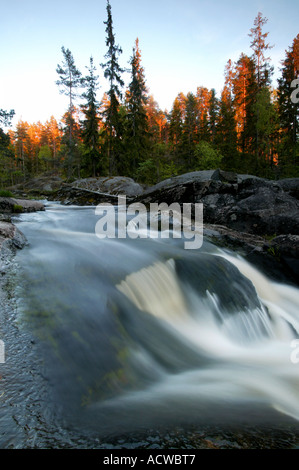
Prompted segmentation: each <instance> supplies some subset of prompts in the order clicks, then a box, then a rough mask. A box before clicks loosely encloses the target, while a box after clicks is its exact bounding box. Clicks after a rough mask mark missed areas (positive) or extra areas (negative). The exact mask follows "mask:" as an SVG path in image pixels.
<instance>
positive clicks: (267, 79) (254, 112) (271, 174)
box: [0, 0, 299, 188]
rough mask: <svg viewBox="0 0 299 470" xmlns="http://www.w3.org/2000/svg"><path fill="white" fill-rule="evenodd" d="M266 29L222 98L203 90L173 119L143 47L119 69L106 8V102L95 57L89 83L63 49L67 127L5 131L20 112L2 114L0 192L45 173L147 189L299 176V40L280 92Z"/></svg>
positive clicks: (232, 73)
mask: <svg viewBox="0 0 299 470" xmlns="http://www.w3.org/2000/svg"><path fill="white" fill-rule="evenodd" d="M267 21H268V20H267V18H265V17H263V15H262V13H260V12H259V13H258V14H257V16H256V18H255V20H254V24H253V27H252V28H251V29H250V31H249V32H248V41H249V45H250V49H251V51H252V55H251V56H248V55H246V54H244V53H242V54H241V55H240V57H239V59H238V60H237V61H235V62H233V61H232V60H230V59H229V60H228V61H227V64H226V66H225V70H224V85H223V89H222V90H221V94H220V96H219V97H218V96H217V93H216V90H215V89H208V88H206V87H203V86H198V87H197V89H196V91H195V92H194V91H193V92H191V91H190V92H189V93H187V94H186V95H185V94H183V93H182V92H179V93H178V95H177V96H176V97H175V98H174V101H173V105H172V109H171V110H170V111H169V112H168V111H166V110H165V111H163V110H161V109H160V108H159V104H158V103H157V102H156V101H155V99H154V97H153V96H152V95H150V94H149V92H148V88H147V84H146V76H145V70H144V68H143V65H142V53H141V50H140V46H139V40H138V38H137V39H136V41H135V43H134V45H133V47H132V56H131V57H130V59H129V61H128V63H129V65H130V68H129V69H128V70H126V69H124V68H122V67H121V66H120V65H119V58H120V56H121V54H122V53H123V51H122V48H121V46H119V45H118V44H117V42H116V34H115V31H114V28H113V18H112V9H111V5H110V3H109V0H107V19H106V21H104V24H105V32H106V50H107V52H106V54H105V56H104V60H103V62H102V63H99V66H100V67H101V69H102V70H103V72H104V77H105V79H106V80H107V84H108V85H107V90H106V91H105V92H104V93H103V96H102V98H101V100H98V98H97V95H98V90H99V76H98V71H97V66H96V65H95V61H94V58H93V57H90V62H89V64H88V66H86V71H87V72H86V73H85V74H83V73H82V72H81V71H80V70H79V69H78V68H77V66H76V64H75V59H74V56H73V54H72V52H71V51H70V49H68V48H65V47H64V46H62V48H61V53H62V59H61V63H60V64H58V65H57V69H56V72H57V82H56V84H57V93H59V92H60V93H63V94H64V95H65V99H66V110H65V114H64V115H63V116H62V117H61V120H60V121H59V122H57V120H56V119H55V118H54V117H53V116H51V117H49V120H48V121H46V122H45V123H41V122H37V123H28V122H24V121H22V120H20V121H19V122H18V123H17V124H16V126H15V129H14V130H12V129H11V128H10V129H9V130H8V131H5V127H7V126H9V125H10V124H11V120H12V118H13V116H14V114H15V112H14V110H10V111H6V110H3V109H0V186H1V187H2V188H5V187H9V186H12V185H15V184H17V183H22V182H23V181H26V180H28V179H30V178H32V177H35V176H37V175H40V174H44V173H46V172H54V173H57V174H59V175H61V176H62V177H63V178H65V180H67V181H72V180H75V179H78V178H86V177H95V176H115V175H122V176H128V177H132V178H133V179H134V180H136V181H138V182H140V183H142V184H146V185H153V184H155V183H157V182H159V181H161V180H163V179H165V178H168V177H171V176H176V175H179V174H182V173H186V172H189V171H196V170H205V169H216V168H221V169H224V170H230V171H235V172H238V173H243V174H244V173H247V174H253V175H257V176H261V177H265V178H269V179H279V178H286V177H299V165H298V159H299V145H298V134H299V126H298V124H299V105H298V102H299V34H298V35H297V36H296V37H295V38H294V40H293V43H292V44H290V46H289V48H288V50H286V51H285V57H282V58H281V68H280V71H279V74H280V75H279V79H278V81H277V86H274V85H273V83H272V80H273V73H274V68H273V66H272V65H271V58H270V50H271V48H272V46H271V44H269V43H268V34H269V33H268V32H265V28H266V24H267ZM178 67H179V64H178ZM125 73H129V74H130V80H129V84H128V86H127V87H125V85H124V83H125V82H124V74H125ZM1 126H2V128H1Z"/></svg>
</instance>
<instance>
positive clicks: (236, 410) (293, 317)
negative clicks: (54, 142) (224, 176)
mask: <svg viewBox="0 0 299 470" xmlns="http://www.w3.org/2000/svg"><path fill="white" fill-rule="evenodd" d="M97 221H98V217H97V216H96V214H95V208H92V207H75V206H69V207H66V206H61V205H59V204H56V203H48V204H47V207H46V211H45V212H40V213H34V214H22V215H20V216H18V217H17V218H16V220H15V223H16V225H17V226H18V228H19V229H20V230H21V231H22V232H23V233H24V235H25V236H26V238H27V240H28V246H26V247H25V248H24V249H23V250H21V251H20V252H18V254H17V256H16V260H15V263H16V269H15V272H14V276H13V279H15V281H14V285H13V292H14V296H15V301H14V302H15V309H14V313H12V312H10V313H7V316H8V317H9V315H10V317H11V319H12V323H13V325H14V328H15V329H16V330H14V332H13V333H12V332H9V331H8V330H7V328H6V330H7V331H6V330H5V329H4V330H3V335H4V340H5V346H6V353H7V359H6V363H5V364H3V365H0V368H1V369H0V370H1V371H2V372H1V373H0V375H3V380H2V381H0V386H1V385H2V386H4V390H3V393H4V395H3V397H2V398H1V400H2V411H1V415H0V422H1V426H2V430H4V431H2V441H1V445H2V446H4V447H5V446H7V445H9V444H8V443H11V440H12V441H13V443H14V444H13V445H14V446H18V445H19V446H24V445H25V444H24V443H25V442H26V443H27V444H26V445H28V442H29V445H33V444H32V443H34V442H35V440H36V439H37V435H38V433H39V432H40V431H38V429H41V428H47V433H48V439H50V440H51V438H50V437H49V435H51V433H53V434H55V433H56V436H57V434H58V435H59V433H62V432H63V431H62V430H63V429H69V430H76V431H77V432H79V434H80V433H82V435H89V434H90V435H96V436H97V437H98V438H99V439H105V438H107V436H116V435H118V434H122V433H129V432H136V431H139V430H142V429H150V428H154V427H155V426H168V425H176V424H181V423H188V424H194V425H200V424H201V423H207V422H209V423H218V422H221V423H229V424H230V423H232V422H237V423H238V422H240V423H241V422H243V421H244V419H245V421H246V420H248V421H251V420H253V421H254V422H263V420H266V419H268V418H269V416H272V415H273V416H274V417H275V418H274V419H276V420H279V419H283V416H288V417H290V418H291V419H292V420H294V421H297V420H299V348H298V346H297V344H299V342H298V343H297V342H296V340H297V339H298V338H299V290H298V289H297V288H295V287H293V286H291V285H286V284H279V283H274V282H272V281H270V280H269V279H268V278H267V277H266V276H265V274H263V273H262V272H261V271H259V270H258V269H257V268H256V267H254V266H252V265H249V264H248V263H247V261H246V260H244V259H243V258H241V257H239V256H238V255H237V254H235V253H233V252H230V251H228V250H223V249H220V248H217V247H216V246H214V245H213V244H211V243H209V242H208V241H206V240H204V243H203V246H202V247H201V248H200V249H199V250H185V249H184V246H183V240H179V239H174V238H173V239H172V238H170V239H165V238H155V239H149V238H148V239H129V238H126V239H117V238H116V239H103V240H100V239H99V238H97V237H96V235H95V225H96V222H97ZM7 316H6V319H7V318H8V317H7ZM2 318H3V317H2ZM5 331H6V333H5ZM296 346H297V348H298V354H297V350H296ZM296 354H297V355H296ZM297 357H298V361H297V360H296V358H297ZM294 359H295V360H294ZM28 377H29V378H28ZM20 383H21V384H22V386H20ZM20 389H21V390H22V393H23V394H24V396H23V399H22V400H21V399H20ZM0 395H1V389H0ZM13 403H17V404H18V407H19V408H18V413H19V416H18V413H17V411H14V413H15V414H14V416H15V418H13V417H12V413H11V411H10V408H9V405H11V404H13ZM15 406H17V405H15ZM29 409H30V410H31V411H30V412H32V411H33V410H35V412H33V414H32V415H31V416H32V418H31V419H32V420H35V421H36V422H39V425H37V424H36V423H35V425H33V424H32V427H30V425H28V423H27V424H26V426H28V428H30V430H28V429H27V431H24V429H25V424H24V426H23V430H22V432H21V431H18V432H17V435H16V423H15V421H16V420H17V421H19V422H20V421H21V422H22V421H24V422H27V421H26V419H25V416H27V415H28V412H29ZM37 409H38V412H37V411H36V410H37ZM18 429H19V428H18ZM70 432H71V431H70ZM12 436H14V437H12ZM56 439H58V441H59V437H56ZM10 445H11V444H10ZM54 445H55V444H54Z"/></svg>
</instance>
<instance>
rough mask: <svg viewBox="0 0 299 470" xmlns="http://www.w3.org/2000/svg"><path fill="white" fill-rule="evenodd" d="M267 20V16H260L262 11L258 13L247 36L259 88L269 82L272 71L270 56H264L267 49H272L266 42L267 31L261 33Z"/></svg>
mask: <svg viewBox="0 0 299 470" xmlns="http://www.w3.org/2000/svg"><path fill="white" fill-rule="evenodd" d="M267 22H268V19H267V18H264V17H263V16H262V13H260V12H259V13H258V15H257V17H256V18H255V20H254V26H255V27H254V28H251V30H250V33H249V36H250V37H251V38H252V41H251V43H250V47H251V48H252V50H253V57H254V60H255V63H256V70H257V84H258V88H259V89H260V88H261V87H263V86H267V85H269V84H270V82H271V75H272V73H273V67H272V66H270V65H269V60H270V57H265V53H266V51H267V50H268V49H272V47H273V46H270V44H269V43H267V42H266V40H267V37H268V34H269V33H263V26H264V25H265V24H266V23H267Z"/></svg>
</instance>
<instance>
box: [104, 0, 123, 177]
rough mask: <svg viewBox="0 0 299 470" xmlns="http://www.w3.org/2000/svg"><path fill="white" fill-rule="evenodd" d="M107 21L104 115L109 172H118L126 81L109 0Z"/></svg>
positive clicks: (105, 22)
mask: <svg viewBox="0 0 299 470" xmlns="http://www.w3.org/2000/svg"><path fill="white" fill-rule="evenodd" d="M106 9H107V21H104V24H105V25H106V33H107V37H106V46H107V47H108V51H107V53H106V54H105V59H107V61H106V62H105V63H102V64H101V67H102V68H103V69H104V77H105V78H106V79H108V81H109V91H108V92H107V95H108V97H109V105H108V107H107V108H106V109H105V111H104V117H105V122H106V130H107V144H108V159H109V173H110V175H111V174H112V173H116V172H117V171H118V166H119V158H120V148H119V146H120V137H121V135H120V131H121V123H120V116H119V106H120V101H121V99H122V91H121V89H122V87H123V86H124V81H123V79H122V78H121V75H122V73H123V72H124V71H125V70H124V69H123V68H121V67H120V65H119V63H118V56H119V55H120V54H122V48H121V47H120V46H119V45H117V44H116V43H115V36H114V32H113V20H112V12H111V5H110V3H109V0H107V7H106Z"/></svg>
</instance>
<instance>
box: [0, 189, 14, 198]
mask: <svg viewBox="0 0 299 470" xmlns="http://www.w3.org/2000/svg"><path fill="white" fill-rule="evenodd" d="M0 197H13V194H12V192H10V191H8V190H7V189H0Z"/></svg>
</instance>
